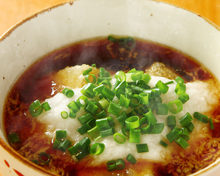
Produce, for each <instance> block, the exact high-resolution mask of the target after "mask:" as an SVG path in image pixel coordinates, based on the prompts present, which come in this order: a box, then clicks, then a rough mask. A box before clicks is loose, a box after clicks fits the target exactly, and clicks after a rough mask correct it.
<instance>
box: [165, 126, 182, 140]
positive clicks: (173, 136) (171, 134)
mask: <svg viewBox="0 0 220 176" xmlns="http://www.w3.org/2000/svg"><path fill="white" fill-rule="evenodd" d="M180 134H181V129H180V128H177V127H175V128H173V129H172V130H171V131H170V132H169V133H168V134H167V139H168V140H169V141H170V142H173V141H174V140H175V139H177V138H178V137H179V136H180Z"/></svg>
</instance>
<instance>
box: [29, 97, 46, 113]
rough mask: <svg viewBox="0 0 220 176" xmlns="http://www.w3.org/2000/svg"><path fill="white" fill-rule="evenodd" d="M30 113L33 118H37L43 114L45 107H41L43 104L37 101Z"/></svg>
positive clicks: (30, 108)
mask: <svg viewBox="0 0 220 176" xmlns="http://www.w3.org/2000/svg"><path fill="white" fill-rule="evenodd" d="M29 112H30V114H31V115H32V117H37V116H39V115H40V114H41V113H42V112H43V107H42V106H41V103H40V101H39V100H35V101H34V102H33V103H32V104H31V105H30V106H29Z"/></svg>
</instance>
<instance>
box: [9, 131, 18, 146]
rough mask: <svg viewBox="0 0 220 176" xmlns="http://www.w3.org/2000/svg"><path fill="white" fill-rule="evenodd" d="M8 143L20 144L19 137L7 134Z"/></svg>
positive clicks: (15, 134)
mask: <svg viewBox="0 0 220 176" xmlns="http://www.w3.org/2000/svg"><path fill="white" fill-rule="evenodd" d="M8 141H9V142H10V143H12V144H14V143H17V142H20V138H19V135H18V134H17V133H9V135H8Z"/></svg>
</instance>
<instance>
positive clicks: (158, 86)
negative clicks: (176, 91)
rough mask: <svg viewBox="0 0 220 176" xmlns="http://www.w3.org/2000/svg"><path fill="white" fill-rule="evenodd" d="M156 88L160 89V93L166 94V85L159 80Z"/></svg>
mask: <svg viewBox="0 0 220 176" xmlns="http://www.w3.org/2000/svg"><path fill="white" fill-rule="evenodd" d="M156 87H157V88H159V89H160V92H161V93H163V94H165V93H167V91H168V89H169V87H168V86H167V84H165V83H163V82H162V81H161V80H159V81H158V82H157V84H156Z"/></svg>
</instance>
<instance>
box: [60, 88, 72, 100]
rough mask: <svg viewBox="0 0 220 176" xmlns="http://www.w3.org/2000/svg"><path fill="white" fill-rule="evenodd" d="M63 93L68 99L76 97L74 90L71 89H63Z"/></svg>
mask: <svg viewBox="0 0 220 176" xmlns="http://www.w3.org/2000/svg"><path fill="white" fill-rule="evenodd" d="M62 93H63V94H64V95H66V97H68V98H71V97H73V95H74V92H73V90H71V89H69V88H65V89H63V91H62Z"/></svg>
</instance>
